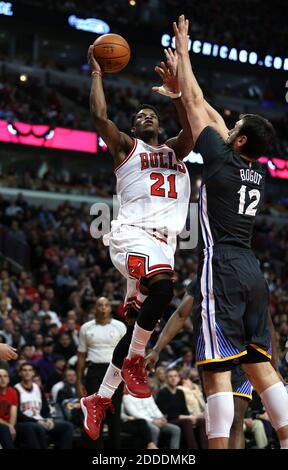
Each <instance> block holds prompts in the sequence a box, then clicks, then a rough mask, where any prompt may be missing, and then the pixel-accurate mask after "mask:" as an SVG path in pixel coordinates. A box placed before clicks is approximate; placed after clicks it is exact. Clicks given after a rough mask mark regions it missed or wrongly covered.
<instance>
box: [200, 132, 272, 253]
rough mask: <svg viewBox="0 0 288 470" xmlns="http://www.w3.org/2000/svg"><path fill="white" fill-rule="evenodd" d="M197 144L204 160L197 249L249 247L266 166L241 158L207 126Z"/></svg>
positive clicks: (261, 198)
mask: <svg viewBox="0 0 288 470" xmlns="http://www.w3.org/2000/svg"><path fill="white" fill-rule="evenodd" d="M196 147H197V151H198V152H200V153H201V155H202V157H203V160H204V170H203V181H202V186H201V189H200V197H199V243H198V247H199V249H200V250H203V249H204V248H207V247H209V246H215V245H233V246H239V247H242V248H250V246H251V237H252V232H253V226H254V222H255V216H256V214H257V213H258V211H259V208H260V205H261V203H262V200H263V195H264V185H265V168H264V167H263V165H261V164H260V163H258V162H255V163H251V162H249V161H246V160H244V159H243V158H241V156H240V155H239V154H238V153H236V152H234V151H233V150H232V148H231V147H230V146H229V145H227V144H226V143H225V142H224V140H223V139H222V137H221V136H220V135H219V134H218V132H216V131H215V129H213V127H210V126H207V127H205V129H203V131H202V132H201V134H200V135H199V137H198V139H197V143H196Z"/></svg>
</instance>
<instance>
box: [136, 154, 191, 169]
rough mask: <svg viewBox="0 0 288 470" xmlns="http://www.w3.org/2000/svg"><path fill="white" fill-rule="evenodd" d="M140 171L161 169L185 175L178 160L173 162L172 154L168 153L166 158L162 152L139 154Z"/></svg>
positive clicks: (183, 167) (183, 166) (182, 165)
mask: <svg viewBox="0 0 288 470" xmlns="http://www.w3.org/2000/svg"><path fill="white" fill-rule="evenodd" d="M140 159H141V170H146V169H147V168H163V169H168V170H174V171H180V172H181V173H186V168H185V165H184V164H183V163H182V162H181V161H180V160H178V161H177V163H174V162H173V152H168V158H167V156H166V155H165V156H164V153H163V152H149V153H148V152H142V153H140Z"/></svg>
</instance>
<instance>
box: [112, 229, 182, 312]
mask: <svg viewBox="0 0 288 470" xmlns="http://www.w3.org/2000/svg"><path fill="white" fill-rule="evenodd" d="M105 238H106V240H105V241H106V243H107V236H105ZM108 238H109V247H110V256H111V261H112V263H113V264H114V266H115V267H116V268H117V269H118V271H120V273H121V274H122V275H123V276H124V277H125V278H126V279H127V293H126V298H125V310H126V311H127V309H128V308H129V307H133V308H134V309H135V310H140V307H141V305H142V303H143V302H144V300H145V299H146V297H147V296H146V295H143V294H142V293H141V292H140V290H139V285H140V280H141V277H144V278H148V279H149V278H150V277H152V276H154V275H155V274H161V273H169V274H171V275H172V274H173V269H174V249H173V248H172V246H170V245H168V244H167V243H166V242H165V241H161V239H158V238H157V237H156V236H155V235H150V234H149V233H147V232H146V231H145V230H143V229H141V228H138V227H133V226H131V225H122V226H121V227H119V228H117V229H115V230H113V231H112V232H110V234H109V236H108Z"/></svg>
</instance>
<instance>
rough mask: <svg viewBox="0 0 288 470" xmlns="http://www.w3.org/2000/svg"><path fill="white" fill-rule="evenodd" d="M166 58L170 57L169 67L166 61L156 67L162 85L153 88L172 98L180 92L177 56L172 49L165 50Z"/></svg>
mask: <svg viewBox="0 0 288 470" xmlns="http://www.w3.org/2000/svg"><path fill="white" fill-rule="evenodd" d="M164 51H165V55H166V58H167V59H168V58H169V61H170V62H169V67H168V63H167V65H166V64H165V62H160V67H159V66H156V67H155V72H157V73H158V75H159V76H160V77H161V79H162V81H163V84H162V85H161V86H154V87H152V90H153V91H155V92H156V93H160V94H161V95H164V96H169V97H170V98H177V97H178V95H179V93H180V87H179V82H178V79H177V76H176V74H177V56H176V57H174V55H173V52H172V50H171V49H170V52H168V50H166V49H165V50H164Z"/></svg>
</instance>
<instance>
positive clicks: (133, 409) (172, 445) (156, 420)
mask: <svg viewBox="0 0 288 470" xmlns="http://www.w3.org/2000/svg"><path fill="white" fill-rule="evenodd" d="M123 411H124V413H126V414H127V415H128V416H132V417H133V418H136V419H145V420H146V421H147V424H148V426H149V429H150V432H151V438H152V441H153V442H154V444H155V445H156V446H158V443H159V438H160V436H163V437H164V436H165V438H166V440H167V441H168V442H169V445H168V448H169V449H179V448H180V438H181V429H180V427H179V426H175V424H170V423H168V422H167V419H166V418H165V416H164V415H163V413H161V411H160V409H159V408H158V406H157V405H156V403H155V400H154V398H153V397H152V396H151V397H149V398H135V397H132V395H129V393H127V392H126V393H124V395H123Z"/></svg>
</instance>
